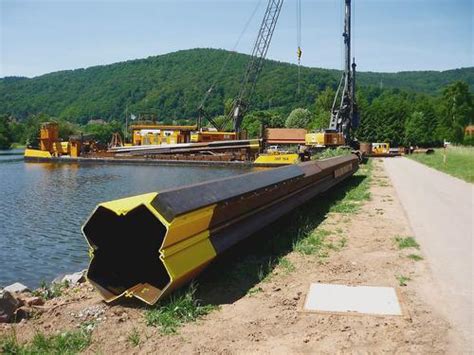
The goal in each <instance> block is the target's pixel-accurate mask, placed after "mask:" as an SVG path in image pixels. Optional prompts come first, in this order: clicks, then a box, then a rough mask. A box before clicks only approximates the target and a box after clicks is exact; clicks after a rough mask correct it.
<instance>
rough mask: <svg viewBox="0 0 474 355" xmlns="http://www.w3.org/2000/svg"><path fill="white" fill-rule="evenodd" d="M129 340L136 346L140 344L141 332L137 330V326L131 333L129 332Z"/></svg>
mask: <svg viewBox="0 0 474 355" xmlns="http://www.w3.org/2000/svg"><path fill="white" fill-rule="evenodd" d="M128 342H129V343H130V344H131V345H132V346H134V347H137V346H138V345H140V342H141V339H140V332H139V331H138V330H137V328H133V330H132V331H131V332H130V334H128Z"/></svg>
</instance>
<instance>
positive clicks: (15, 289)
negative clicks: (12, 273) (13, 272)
mask: <svg viewBox="0 0 474 355" xmlns="http://www.w3.org/2000/svg"><path fill="white" fill-rule="evenodd" d="M4 290H5V291H8V292H11V293H21V292H27V291H30V290H29V289H28V287H27V286H25V285H23V284H22V283H19V282H15V283H14V284H11V285H10V286H7V287H5V288H4Z"/></svg>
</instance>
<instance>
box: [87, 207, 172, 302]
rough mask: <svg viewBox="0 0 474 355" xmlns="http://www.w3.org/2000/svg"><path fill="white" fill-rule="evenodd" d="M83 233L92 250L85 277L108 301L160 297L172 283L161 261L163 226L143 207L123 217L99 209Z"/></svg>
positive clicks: (107, 209) (164, 229)
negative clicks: (122, 298)
mask: <svg viewBox="0 0 474 355" xmlns="http://www.w3.org/2000/svg"><path fill="white" fill-rule="evenodd" d="M82 231H83V234H84V236H85V237H86V239H87V242H88V243H89V245H90V246H91V248H92V250H93V255H92V260H91V263H90V266H89V270H88V272H87V278H88V279H89V281H90V282H91V283H92V284H93V285H94V286H95V287H96V289H97V290H98V291H99V293H100V294H101V295H102V296H103V297H104V299H105V300H106V301H107V302H111V301H114V300H115V299H117V298H119V297H122V296H126V297H132V296H134V297H137V298H139V299H141V300H143V301H144V302H146V303H148V304H154V303H155V302H156V301H157V300H158V299H159V298H160V296H161V295H162V293H163V291H164V290H165V289H166V288H167V286H168V285H169V284H170V282H171V277H170V275H169V274H168V272H167V271H166V268H165V266H164V264H163V262H162V260H161V259H160V247H161V245H162V243H163V239H164V237H165V234H166V227H165V226H164V225H163V224H162V223H161V222H160V221H159V219H158V218H156V216H155V215H154V214H153V213H152V212H151V211H150V210H149V209H148V208H147V207H146V205H145V204H140V205H138V206H136V207H135V208H132V209H130V210H129V211H128V212H127V213H125V214H120V212H119V213H116V212H115V211H113V210H112V209H109V208H106V207H104V206H99V207H98V208H97V209H96V210H95V212H94V213H93V214H92V216H91V217H90V218H89V220H88V221H87V222H86V224H85V225H84V227H83V228H82Z"/></svg>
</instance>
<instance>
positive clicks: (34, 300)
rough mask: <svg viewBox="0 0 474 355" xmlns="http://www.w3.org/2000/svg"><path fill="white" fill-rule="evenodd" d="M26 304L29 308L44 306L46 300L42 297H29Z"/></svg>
mask: <svg viewBox="0 0 474 355" xmlns="http://www.w3.org/2000/svg"><path fill="white" fill-rule="evenodd" d="M24 302H25V304H26V305H28V306H42V305H44V300H43V299H42V298H41V297H28V298H25V300H24Z"/></svg>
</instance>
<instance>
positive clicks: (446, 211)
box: [384, 158, 474, 352]
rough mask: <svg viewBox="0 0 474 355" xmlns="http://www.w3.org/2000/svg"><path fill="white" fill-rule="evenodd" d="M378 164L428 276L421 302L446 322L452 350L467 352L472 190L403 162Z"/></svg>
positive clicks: (470, 336) (470, 306) (470, 320)
mask: <svg viewBox="0 0 474 355" xmlns="http://www.w3.org/2000/svg"><path fill="white" fill-rule="evenodd" d="M384 164H385V167H386V169H387V171H388V173H389V175H390V178H391V179H392V181H393V184H394V186H395V188H396V191H397V193H398V195H399V197H400V200H401V202H402V205H403V207H404V209H405V210H406V212H407V215H408V219H409V221H410V224H411V226H412V227H413V230H414V232H415V235H416V238H417V240H418V241H419V243H420V244H421V247H422V248H423V250H424V252H425V255H426V258H427V260H428V262H429V264H430V266H431V269H432V270H433V275H434V278H435V281H436V284H435V285H427V288H426V289H425V294H426V297H427V298H426V299H427V300H430V301H431V302H432V304H433V305H434V306H436V307H439V308H440V309H441V310H442V311H443V312H444V314H445V315H446V317H447V318H448V319H450V321H451V322H452V324H453V326H454V329H453V330H454V331H453V332H452V336H453V341H454V342H455V345H457V346H461V349H462V350H463V351H466V352H468V351H469V352H471V351H473V350H474V349H473V346H472V344H473V339H474V338H473V333H474V328H473V313H474V308H473V306H474V305H473V297H474V294H473V255H474V253H473V242H472V238H473V231H474V217H473V216H474V215H473V213H474V211H473V203H474V185H472V184H469V183H467V182H464V181H462V180H459V179H457V178H454V177H451V176H449V175H447V174H444V173H441V172H439V171H437V170H434V169H432V168H429V167H426V166H425V165H423V164H420V163H417V162H414V161H412V160H410V159H407V158H400V159H386V160H385V162H384ZM433 294H438V295H439V296H440V297H436V296H435V297H433Z"/></svg>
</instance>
